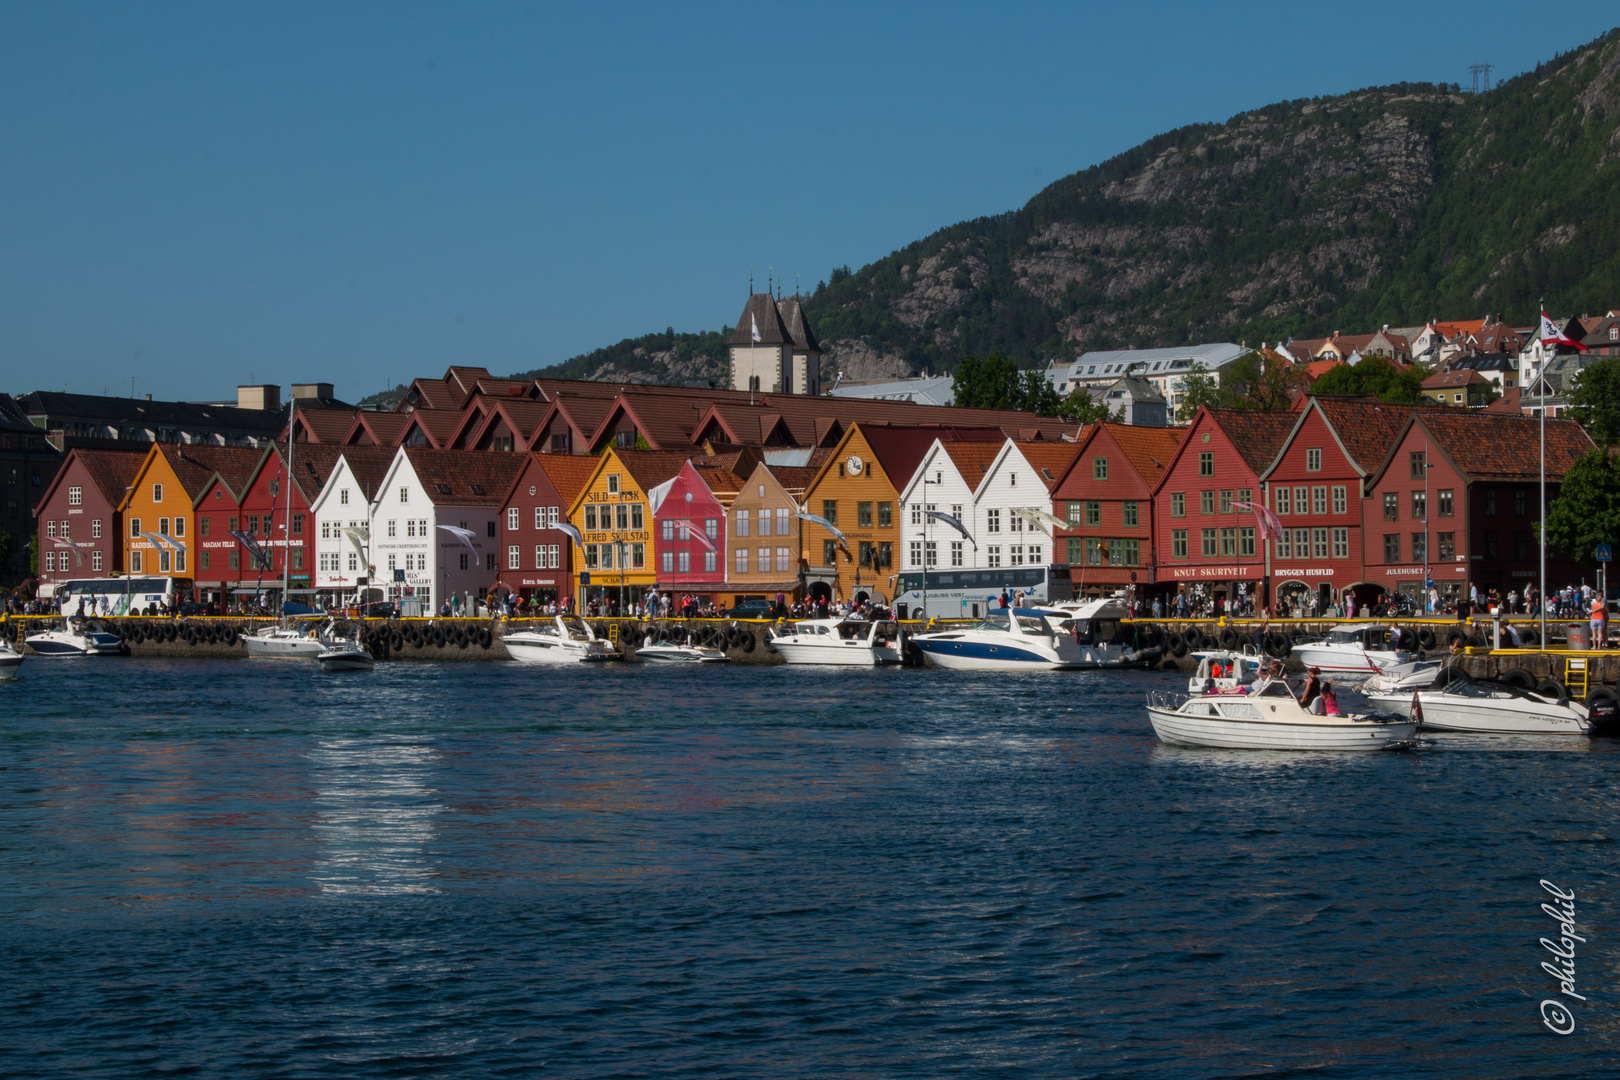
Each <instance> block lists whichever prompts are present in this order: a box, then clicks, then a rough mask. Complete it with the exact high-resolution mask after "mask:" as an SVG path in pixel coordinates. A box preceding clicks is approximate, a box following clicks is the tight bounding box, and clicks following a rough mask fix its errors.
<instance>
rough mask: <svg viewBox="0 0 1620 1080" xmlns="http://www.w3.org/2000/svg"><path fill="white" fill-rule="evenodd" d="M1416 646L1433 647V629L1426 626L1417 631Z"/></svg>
mask: <svg viewBox="0 0 1620 1080" xmlns="http://www.w3.org/2000/svg"><path fill="white" fill-rule="evenodd" d="M1417 639H1418V647H1419V648H1421V649H1432V648H1434V631H1433V630H1430V629H1429V628H1428V627H1427V626H1425V627H1424V628H1423V629H1421V630H1419V631H1418V636H1417Z"/></svg>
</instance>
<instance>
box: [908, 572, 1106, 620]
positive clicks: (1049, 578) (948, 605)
mask: <svg viewBox="0 0 1620 1080" xmlns="http://www.w3.org/2000/svg"><path fill="white" fill-rule="evenodd" d="M927 573H928V581H927V586H928V589H927V594H928V595H927V602H926V605H925V603H924V599H923V584H924V582H923V571H921V570H910V571H907V572H905V573H903V574H901V575H899V580H898V581H897V583H896V588H895V594H894V602H895V610H896V614H899V609H900V608H902V607H904V608H905V614H904V615H900V617H901V618H903V619H978V618H983V617H984V616H985V615H987V614H989V613H990V612H991V611H993V610H996V609H998V608H999V607H1000V606H1001V592H1002V590H1003V589H1005V590H1006V591H1007V593H1008V595H1009V596H1010V595H1011V594H1012V593H1014V592H1017V591H1020V590H1022V592H1023V594H1024V603H1023V606H1024V607H1039V606H1040V605H1041V604H1051V603H1056V602H1058V601H1060V600H1072V599H1073V598H1074V582H1073V581H1071V580H1070V578H1069V568H1068V567H1067V566H1011V567H1001V568H998V569H993V570H929V571H928V572H927Z"/></svg>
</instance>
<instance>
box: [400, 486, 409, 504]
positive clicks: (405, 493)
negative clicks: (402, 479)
mask: <svg viewBox="0 0 1620 1080" xmlns="http://www.w3.org/2000/svg"><path fill="white" fill-rule="evenodd" d="M399 501H400V502H402V503H408V502H410V501H411V489H410V488H408V487H401V488H400V489H399Z"/></svg>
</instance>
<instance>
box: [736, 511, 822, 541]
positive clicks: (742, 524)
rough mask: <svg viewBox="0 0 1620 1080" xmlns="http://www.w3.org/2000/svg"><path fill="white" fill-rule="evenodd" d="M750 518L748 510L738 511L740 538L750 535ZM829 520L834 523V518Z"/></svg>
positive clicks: (738, 533) (738, 532)
mask: <svg viewBox="0 0 1620 1080" xmlns="http://www.w3.org/2000/svg"><path fill="white" fill-rule="evenodd" d="M822 517H827V515H825V514H823V515H822ZM748 518H749V511H747V510H738V511H737V535H738V536H747V535H748ZM827 520H828V521H832V518H827ZM834 524H836V522H834Z"/></svg>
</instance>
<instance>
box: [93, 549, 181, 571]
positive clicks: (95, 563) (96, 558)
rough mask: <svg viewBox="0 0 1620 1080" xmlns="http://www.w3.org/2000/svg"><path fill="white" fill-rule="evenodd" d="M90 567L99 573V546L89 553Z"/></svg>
mask: <svg viewBox="0 0 1620 1080" xmlns="http://www.w3.org/2000/svg"><path fill="white" fill-rule="evenodd" d="M90 569H92V570H94V571H95V572H96V573H98V574H99V573H101V549H100V548H97V549H96V550H94V551H92V552H91V553H90ZM203 569H204V570H206V569H208V568H207V567H206V566H205V567H203Z"/></svg>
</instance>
